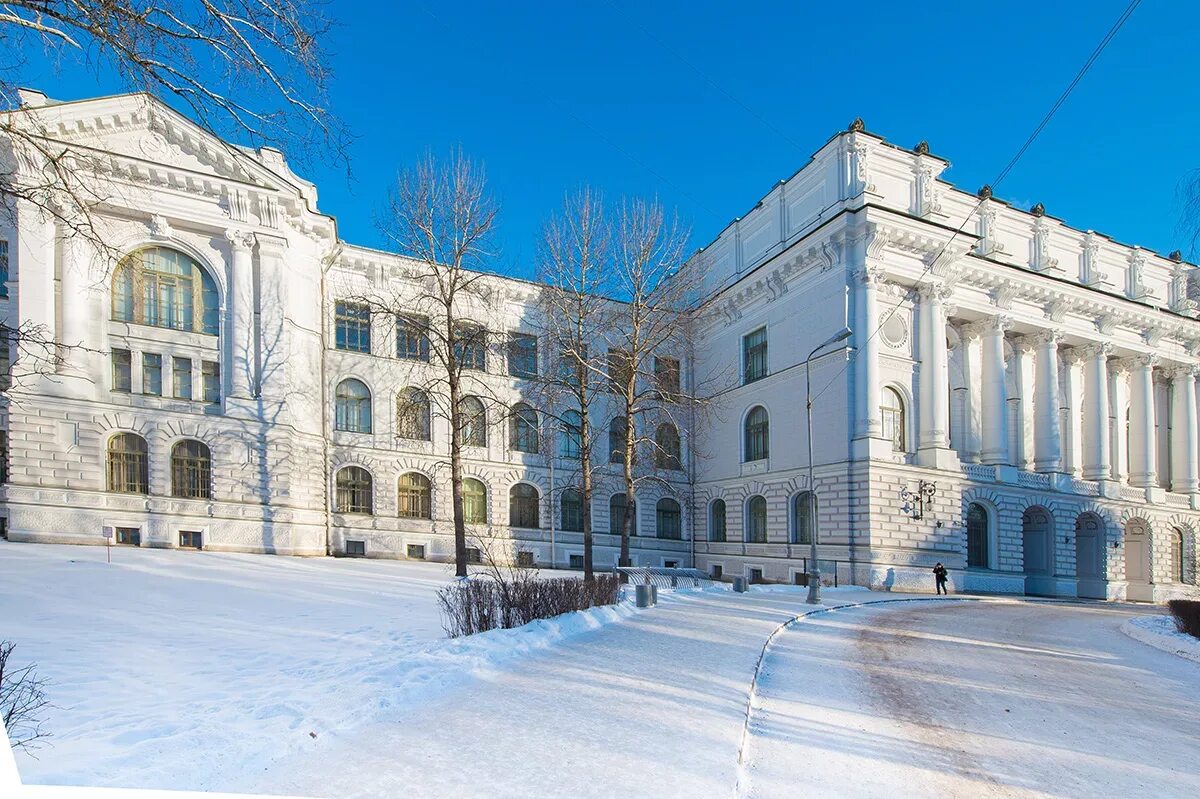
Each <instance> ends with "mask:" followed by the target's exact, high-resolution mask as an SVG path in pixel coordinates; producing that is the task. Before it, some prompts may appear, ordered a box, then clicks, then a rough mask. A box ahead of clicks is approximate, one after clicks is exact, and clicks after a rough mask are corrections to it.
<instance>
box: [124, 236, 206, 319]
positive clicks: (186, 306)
mask: <svg viewBox="0 0 1200 799" xmlns="http://www.w3.org/2000/svg"><path fill="white" fill-rule="evenodd" d="M112 318H113V319H114V320H116V321H118V322H131V323H133V324H136V325H151V326H153V327H166V328H170V329H172V330H190V331H193V332H196V333H209V334H212V335H214V336H215V335H216V334H217V327H218V322H217V319H218V302H217V285H216V283H214V282H213V279H212V277H211V276H210V275H209V274H208V272H206V271H204V269H203V268H202V267H201V266H200V264H198V263H196V261H195V260H194V259H192V258H190V257H188V256H186V255H184V254H183V253H181V252H179V251H177V250H168V249H166V248H165V247H146V248H145V249H141V250H138V251H137V252H134V253H130V254H129V255H127V256H125V257H124V258H123V259H122V260H121V263H119V264H118V265H117V268H116V269H115V270H114V272H113V281H112Z"/></svg>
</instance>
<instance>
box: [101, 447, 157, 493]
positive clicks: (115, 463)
mask: <svg viewBox="0 0 1200 799" xmlns="http://www.w3.org/2000/svg"><path fill="white" fill-rule="evenodd" d="M108 490H109V491H115V492H117V493H121V494H149V493H150V464H149V460H148V458H147V455H146V439H144V438H142V437H141V436H139V435H135V434H134V433H118V434H116V435H115V436H113V437H112V438H110V439H109V440H108Z"/></svg>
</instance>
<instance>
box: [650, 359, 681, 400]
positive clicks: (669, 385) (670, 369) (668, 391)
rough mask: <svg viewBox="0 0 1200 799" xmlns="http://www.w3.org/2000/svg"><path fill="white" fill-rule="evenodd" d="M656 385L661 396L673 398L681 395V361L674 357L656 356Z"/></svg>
mask: <svg viewBox="0 0 1200 799" xmlns="http://www.w3.org/2000/svg"><path fill="white" fill-rule="evenodd" d="M654 387H655V388H657V389H658V393H659V396H661V397H663V398H664V399H668V400H669V399H672V398H674V397H678V396H679V361H677V360H675V359H674V358H661V357H658V356H655V358H654Z"/></svg>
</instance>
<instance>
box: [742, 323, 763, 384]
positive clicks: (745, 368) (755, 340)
mask: <svg viewBox="0 0 1200 799" xmlns="http://www.w3.org/2000/svg"><path fill="white" fill-rule="evenodd" d="M766 376H767V329H766V328H765V327H760V328H759V329H758V330H755V331H754V332H753V333H749V334H747V335H745V336H743V337H742V382H743V383H753V382H754V381H755V380H761V379H762V378H764V377H766Z"/></svg>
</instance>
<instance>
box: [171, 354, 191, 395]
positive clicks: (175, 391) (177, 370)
mask: <svg viewBox="0 0 1200 799" xmlns="http://www.w3.org/2000/svg"><path fill="white" fill-rule="evenodd" d="M171 387H172V394H171V396H173V397H175V399H185V400H190V399H191V398H192V359H191V358H180V357H178V356H177V357H174V358H172V359H171Z"/></svg>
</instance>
